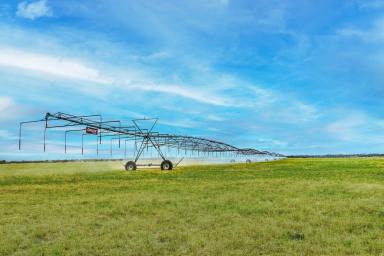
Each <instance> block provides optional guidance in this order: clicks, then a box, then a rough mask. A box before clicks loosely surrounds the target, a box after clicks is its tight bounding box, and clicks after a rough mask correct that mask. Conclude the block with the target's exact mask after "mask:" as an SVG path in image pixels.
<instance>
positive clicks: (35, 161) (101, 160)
mask: <svg viewBox="0 0 384 256" xmlns="http://www.w3.org/2000/svg"><path fill="white" fill-rule="evenodd" d="M123 160H124V159H64V160H20V161H6V160H0V164H26V163H65V162H103V161H123Z"/></svg>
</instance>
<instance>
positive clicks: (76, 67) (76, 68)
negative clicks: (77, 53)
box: [0, 48, 110, 83]
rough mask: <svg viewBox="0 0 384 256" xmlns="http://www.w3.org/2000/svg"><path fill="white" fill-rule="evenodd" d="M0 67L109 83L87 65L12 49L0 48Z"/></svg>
mask: <svg viewBox="0 0 384 256" xmlns="http://www.w3.org/2000/svg"><path fill="white" fill-rule="evenodd" d="M0 65H2V66H7V67H13V68H20V69H26V70H30V71H35V72H43V73H48V74H51V75H56V76H61V77H65V78H70V79H80V80H84V81H91V82H97V83H108V82H110V81H108V80H107V79H105V78H102V77H101V75H100V73H99V72H98V71H97V70H95V69H93V68H90V67H88V66H86V65H85V64H83V63H81V62H78V61H75V60H70V59H64V58H60V57H55V56H50V55H45V54H38V53H31V52H26V51H22V50H19V49H12V48H0Z"/></svg>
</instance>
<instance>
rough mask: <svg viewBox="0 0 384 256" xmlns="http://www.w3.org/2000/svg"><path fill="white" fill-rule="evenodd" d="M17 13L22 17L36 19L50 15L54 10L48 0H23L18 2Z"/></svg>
mask: <svg viewBox="0 0 384 256" xmlns="http://www.w3.org/2000/svg"><path fill="white" fill-rule="evenodd" d="M16 15H17V16H18V17H21V18H26V19H30V20H34V19H38V18H41V17H50V16H52V15H53V12H52V10H51V8H50V7H49V6H48V4H47V0H39V1H35V2H28V1H23V2H21V3H19V4H18V6H17V11H16Z"/></svg>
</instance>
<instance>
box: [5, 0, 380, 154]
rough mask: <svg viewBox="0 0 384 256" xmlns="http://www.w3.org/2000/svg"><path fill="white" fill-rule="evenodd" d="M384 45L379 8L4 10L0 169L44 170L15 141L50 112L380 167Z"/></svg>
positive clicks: (196, 5)
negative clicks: (376, 156)
mask: <svg viewBox="0 0 384 256" xmlns="http://www.w3.org/2000/svg"><path fill="white" fill-rule="evenodd" d="M383 43H384V1H379V0H372V1H363V0H361V1H360V0H350V1H333V0H332V1H331V0H330V1H327V0H324V1H301V0H297V1H287V0H285V1H271V0H268V1H256V0H255V1H242V0H236V1H232V0H211V1H206V0H205V1H200V0H196V1H117V0H108V1H106V0H92V1H87V0H84V1H77V0H66V1H58V0H39V1H14V0H12V1H4V0H2V1H1V2H0V88H1V91H0V141H1V142H0V146H1V148H0V158H1V159H22V158H33V157H38V156H40V157H43V158H44V155H41V148H39V147H37V146H36V147H32V146H31V147H30V148H29V150H24V151H22V152H18V151H17V149H16V147H17V132H18V130H17V127H18V122H19V121H23V120H30V119H39V118H41V117H42V116H43V115H44V113H45V112H47V111H50V112H57V111H62V112H68V113H73V114H93V113H102V114H104V115H105V116H107V117H110V118H120V119H127V118H136V117H144V116H147V117H151V116H157V117H159V118H160V120H161V122H160V126H159V129H161V130H164V131H167V132H172V133H179V134H191V135H199V136H204V137H209V138H214V139H219V140H223V141H226V142H228V143H231V144H234V145H237V146H240V147H253V148H257V149H262V150H270V151H275V152H279V153H283V154H325V153H369V152H378V153H384V138H383V136H382V133H383V130H384V113H383V111H382V110H383V101H382V98H383V96H384V84H383V82H384V76H383V75H382V74H383V71H384V47H383ZM31 134H34V135H33V136H36V137H33V136H32V138H34V139H35V141H33V140H31V141H30V142H28V143H30V144H31V145H32V144H33V143H35V144H34V145H37V144H38V143H39V139H38V138H39V137H38V136H40V135H41V134H39V133H38V131H37V129H36V131H35V133H31ZM50 142H51V143H52V144H54V145H55V146H52V152H53V153H51V154H53V155H51V157H56V156H59V152H61V151H60V150H61V147H62V145H61V144H60V142H59V141H58V140H55V139H52V141H50ZM36 143H37V144H36ZM55 150H56V151H55ZM56 154H57V155H56Z"/></svg>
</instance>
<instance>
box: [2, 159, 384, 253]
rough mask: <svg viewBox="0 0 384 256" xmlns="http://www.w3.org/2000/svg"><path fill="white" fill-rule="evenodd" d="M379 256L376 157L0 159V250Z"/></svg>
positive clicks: (383, 186) (382, 223) (383, 212)
mask: <svg viewBox="0 0 384 256" xmlns="http://www.w3.org/2000/svg"><path fill="white" fill-rule="evenodd" d="M260 254H263V255H346V254H348V255H384V159H380V158H353V159H285V160H280V161H275V162H262V163H251V164H232V165H207V166H185V167H180V168H177V169H176V170H173V171H170V172H164V171H163V172H162V171H160V170H157V169H153V170H139V171H134V172H127V171H124V170H122V166H121V165H120V163H118V162H84V163H80V162H71V163H41V164H4V165H0V255H260Z"/></svg>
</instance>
